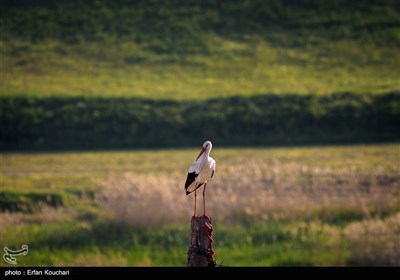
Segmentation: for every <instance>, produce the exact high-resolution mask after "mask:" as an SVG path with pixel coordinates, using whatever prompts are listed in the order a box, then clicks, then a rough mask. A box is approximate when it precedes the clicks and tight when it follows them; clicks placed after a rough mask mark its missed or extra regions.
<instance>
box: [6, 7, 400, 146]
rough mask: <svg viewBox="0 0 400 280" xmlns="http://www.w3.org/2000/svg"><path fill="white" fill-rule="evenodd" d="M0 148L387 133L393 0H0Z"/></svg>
mask: <svg viewBox="0 0 400 280" xmlns="http://www.w3.org/2000/svg"><path fill="white" fill-rule="evenodd" d="M0 19H1V21H0V28H1V34H2V36H1V44H0V48H1V60H2V63H1V82H2V83H1V89H0V92H1V96H2V98H1V99H0V108H1V115H0V117H1V123H2V126H1V131H0V132H1V134H2V135H5V136H4V137H2V139H1V141H0V148H1V149H5V150H10V149H11V150H12V149H52V148H57V149H59V148H60V149H62V148H74V149H76V148H127V147H128V148H131V147H173V146H192V145H198V139H199V137H200V138H210V137H213V138H214V139H215V140H216V141H218V142H219V144H220V145H238V146H240V145H249V146H251V145H282V144H315V143H349V142H353V143H354V142H381V141H398V140H399V139H400V134H399V130H398V128H397V126H396V124H397V123H398V121H399V118H400V117H399V108H400V107H399V105H398V104H399V90H400V79H399V76H400V71H399V65H400V51H399V47H400V2H399V1H389V0H386V1H366V0H363V1H345V0H334V1H317V0H299V1H289V0H275V1H264V0H243V1H239V0H238V1H228V0H226V1H225V0H220V1H217V0H192V1H184V0H168V1H155V0H143V1H142V0H136V1H128V0H121V1H102V0H97V1H28V0H26V1H3V2H2V9H1V17H0Z"/></svg>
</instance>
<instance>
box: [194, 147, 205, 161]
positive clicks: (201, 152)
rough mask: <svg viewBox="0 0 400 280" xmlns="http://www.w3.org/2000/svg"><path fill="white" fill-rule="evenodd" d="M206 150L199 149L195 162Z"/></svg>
mask: <svg viewBox="0 0 400 280" xmlns="http://www.w3.org/2000/svg"><path fill="white" fill-rule="evenodd" d="M205 150H206V148H203V149H201V151H200V153H199V155H198V156H197V158H196V160H198V159H199V157H201V155H202V154H203V153H204V152H205Z"/></svg>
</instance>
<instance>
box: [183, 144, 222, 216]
mask: <svg viewBox="0 0 400 280" xmlns="http://www.w3.org/2000/svg"><path fill="white" fill-rule="evenodd" d="M211 149H212V143H211V142H210V141H206V142H204V144H203V148H202V149H201V151H200V153H199V155H198V156H197V158H196V160H195V161H194V162H193V163H192V165H191V166H190V167H189V172H188V175H187V178H186V183H185V190H186V195H188V194H190V193H192V192H194V216H196V197H197V193H196V190H197V189H198V188H200V187H201V186H202V185H203V184H204V188H203V210H204V212H203V213H204V214H203V215H204V216H205V215H206V187H207V182H208V181H209V180H210V179H211V178H212V177H213V176H214V172H215V160H214V159H213V158H212V157H210V151H211Z"/></svg>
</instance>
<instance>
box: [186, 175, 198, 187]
mask: <svg viewBox="0 0 400 280" xmlns="http://www.w3.org/2000/svg"><path fill="white" fill-rule="evenodd" d="M198 175H199V174H196V172H191V173H188V175H187V178H186V183H185V190H186V189H187V188H188V187H189V186H190V184H191V183H193V182H194V180H195V179H196V177H197V176H198Z"/></svg>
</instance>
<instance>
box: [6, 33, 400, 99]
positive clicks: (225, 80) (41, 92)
mask: <svg viewBox="0 0 400 280" xmlns="http://www.w3.org/2000/svg"><path fill="white" fill-rule="evenodd" d="M216 40H217V39H216ZM0 48H1V53H2V67H1V76H2V81H3V82H2V86H1V94H2V95H3V96H16V95H22V96H44V97H49V96H87V97H99V96H100V97H145V98H154V99H175V100H187V99H197V100H204V99H209V98H218V97H228V96H234V95H247V96H249V95H254V94H265V93H278V94H285V93H296V94H310V93H312V94H330V93H335V92H354V93H383V92H389V91H395V90H398V89H399V88H400V82H399V79H398V74H399V70H398V67H397V66H398V65H399V63H400V52H399V51H398V48H397V47H375V46H371V45H363V44H362V43H357V42H352V41H345V40H343V41H340V40H338V41H334V42H324V43H323V45H322V46H321V45H317V46H314V45H313V44H310V45H307V46H304V47H301V48H288V47H274V46H271V45H270V44H268V43H266V42H264V41H261V40H255V41H254V42H252V41H250V42H246V41H245V42H240V41H231V40H226V39H218V51H217V52H215V53H214V54H211V55H207V56H204V55H191V56H185V57H180V56H171V55H169V56H163V55H156V54H153V53H147V54H146V53H144V54H142V55H143V56H144V58H143V60H142V61H140V62H135V63H129V62H126V57H130V56H132V55H138V54H137V52H139V53H140V52H141V51H140V50H139V49H137V48H138V47H135V45H134V44H132V43H118V47H117V46H116V45H113V44H110V45H107V44H106V45H105V46H102V48H100V47H99V46H98V45H96V44H90V43H85V44H82V45H77V46H68V45H64V44H62V43H60V42H56V41H48V42H43V43H41V44H31V43H27V42H23V41H16V40H14V41H11V42H2V43H1V45H0Z"/></svg>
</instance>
